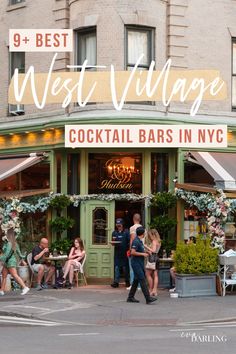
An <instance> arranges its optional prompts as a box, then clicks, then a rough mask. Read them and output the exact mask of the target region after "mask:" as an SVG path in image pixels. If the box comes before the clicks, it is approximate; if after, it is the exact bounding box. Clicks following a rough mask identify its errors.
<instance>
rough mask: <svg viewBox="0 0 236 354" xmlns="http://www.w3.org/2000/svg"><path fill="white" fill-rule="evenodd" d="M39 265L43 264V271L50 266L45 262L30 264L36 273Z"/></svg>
mask: <svg viewBox="0 0 236 354" xmlns="http://www.w3.org/2000/svg"><path fill="white" fill-rule="evenodd" d="M40 266H44V271H45V272H48V271H49V268H50V267H49V266H47V265H46V264H40V263H34V264H33V265H32V268H33V270H34V272H35V273H38V271H39V267H40Z"/></svg>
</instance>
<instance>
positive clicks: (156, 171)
mask: <svg viewBox="0 0 236 354" xmlns="http://www.w3.org/2000/svg"><path fill="white" fill-rule="evenodd" d="M151 159H152V160H151V170H152V176H151V185H152V193H157V192H164V191H168V179H169V178H168V154H167V153H155V154H154V153H153V154H151Z"/></svg>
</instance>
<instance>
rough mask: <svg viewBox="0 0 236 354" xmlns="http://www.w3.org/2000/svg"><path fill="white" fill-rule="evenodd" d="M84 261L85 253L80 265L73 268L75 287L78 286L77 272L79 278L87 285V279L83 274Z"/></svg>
mask: <svg viewBox="0 0 236 354" xmlns="http://www.w3.org/2000/svg"><path fill="white" fill-rule="evenodd" d="M85 261H86V254H85V256H84V258H83V260H82V262H81V265H80V267H79V268H75V269H74V280H75V284H76V287H77V288H78V286H79V274H81V278H82V279H83V281H84V284H85V285H88V283H87V280H86V276H85V273H84V264H85Z"/></svg>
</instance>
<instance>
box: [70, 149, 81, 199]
mask: <svg viewBox="0 0 236 354" xmlns="http://www.w3.org/2000/svg"><path fill="white" fill-rule="evenodd" d="M79 177H80V155H79V154H69V155H68V194H79V193H80V178H79Z"/></svg>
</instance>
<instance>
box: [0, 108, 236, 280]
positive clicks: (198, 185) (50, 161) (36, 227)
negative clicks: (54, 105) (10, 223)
mask: <svg viewBox="0 0 236 354" xmlns="http://www.w3.org/2000/svg"><path fill="white" fill-rule="evenodd" d="M167 122H168V125H171V124H182V125H184V124H196V122H198V124H196V126H201V125H202V124H206V118H204V119H203V118H200V117H199V118H198V117H197V118H196V117H194V118H191V117H169V118H168V121H167V118H166V116H160V117H159V118H157V114H156V113H154V112H140V111H134V110H132V111H128V110H127V111H125V110H124V111H122V112H116V111H113V110H112V111H109V110H107V111H100V112H99V114H98V112H97V111H96V113H93V112H92V111H84V112H80V113H74V114H71V116H70V117H66V116H64V115H63V116H58V115H57V116H54V117H52V116H50V117H48V118H47V117H45V116H44V117H42V118H39V117H36V118H32V120H27V121H25V122H24V121H19V122H17V121H16V122H14V121H12V122H8V123H4V124H2V126H1V135H0V198H1V199H2V198H10V197H12V196H17V197H29V196H32V197H37V196H38V195H41V194H44V195H47V194H48V193H49V192H50V191H53V192H58V193H64V194H68V195H74V194H75V195H95V196H93V198H92V199H89V200H86V201H84V202H82V203H80V205H79V206H78V207H74V206H71V207H69V208H68V210H67V214H68V215H70V216H71V217H72V218H73V219H74V220H75V222H76V223H75V226H74V228H73V229H72V230H71V231H69V232H68V237H71V238H73V237H75V236H78V235H80V236H81V237H82V238H83V240H84V242H85V247H86V251H87V255H88V258H87V261H86V273H87V277H88V279H89V280H90V281H101V282H105V281H108V280H110V279H111V278H112V277H113V268H114V267H113V252H114V250H113V248H112V246H111V245H110V244H109V241H110V240H111V234H112V231H113V230H114V227H115V218H117V217H121V218H123V219H124V220H125V225H126V227H129V226H131V225H132V216H133V214H134V213H135V212H139V213H140V214H141V215H142V223H143V224H145V225H146V226H148V223H149V222H150V219H151V216H152V215H151V210H150V208H149V207H148V206H147V199H145V198H141V195H143V196H148V195H150V194H151V193H156V192H158V191H168V190H170V191H174V188H175V179H176V178H177V179H178V183H179V184H177V186H179V187H181V188H185V189H187V190H193V191H194V190H195V191H196V190H197V191H202V192H208V191H209V192H212V191H214V190H215V189H214V186H217V187H220V188H223V189H224V190H229V191H230V195H232V196H233V197H235V194H234V192H233V191H236V164H235V161H236V140H235V133H234V129H235V127H233V126H232V123H231V126H230V131H229V132H228V148H222V149H219V148H218V149H216V148H215V149H205V150H204V149H200V147H201V146H199V149H197V148H194V149H189V148H187V147H186V148H178V147H173V144H171V143H170V144H169V146H170V147H168V148H167V147H156V146H155V144H151V146H150V147H142V146H138V147H117V143H116V141H113V140H111V141H110V144H109V146H106V147H104V146H102V145H103V143H101V141H100V140H99V139H98V141H97V142H93V141H92V142H91V143H90V144H89V145H88V146H86V145H85V144H84V145H83V144H81V147H74V146H73V147H65V146H66V144H65V127H66V126H68V125H75V126H78V125H79V126H82V125H83V126H86V125H87V124H89V125H93V126H94V127H95V128H96V129H99V128H101V127H104V125H106V126H111V125H119V126H120V127H121V128H122V127H124V126H125V125H132V124H135V125H145V126H146V127H148V125H151V124H166V123H167ZM224 123H225V124H227V123H228V125H230V124H229V123H230V122H224ZM208 124H216V122H214V121H211V122H209V123H208ZM66 129H67V128H66ZM123 138H124V139H126V140H127V139H131V137H130V136H127V135H126V136H123ZM112 194H115V195H116V196H117V195H121V194H122V195H123V197H122V198H117V197H115V196H113V197H112ZM134 194H135V195H138V196H139V195H140V199H139V198H136V197H135V198H134V197H133V195H134ZM104 195H105V197H104ZM124 195H125V196H124ZM176 213H177V220H178V226H177V240H180V239H183V238H184V237H185V236H184V235H185V234H186V231H188V230H186V229H185V226H184V216H185V217H186V215H187V216H188V215H189V214H191V213H192V212H191V210H189V209H188V208H187V209H186V207H185V205H184V203H183V202H181V201H179V202H178V205H177V211H176ZM54 216H55V215H53V212H51V211H50V210H48V211H47V212H45V213H41V212H39V213H35V214H25V215H22V217H23V220H24V229H23V231H24V233H25V236H24V238H25V241H29V242H32V243H34V242H37V241H38V240H39V239H40V237H42V236H45V234H46V236H47V237H48V238H49V239H53V238H54V236H55V235H52V234H51V231H50V228H49V227H48V221H49V220H50V219H51V218H53V217H54ZM196 232H197V231H196ZM65 236H66V235H65Z"/></svg>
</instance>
